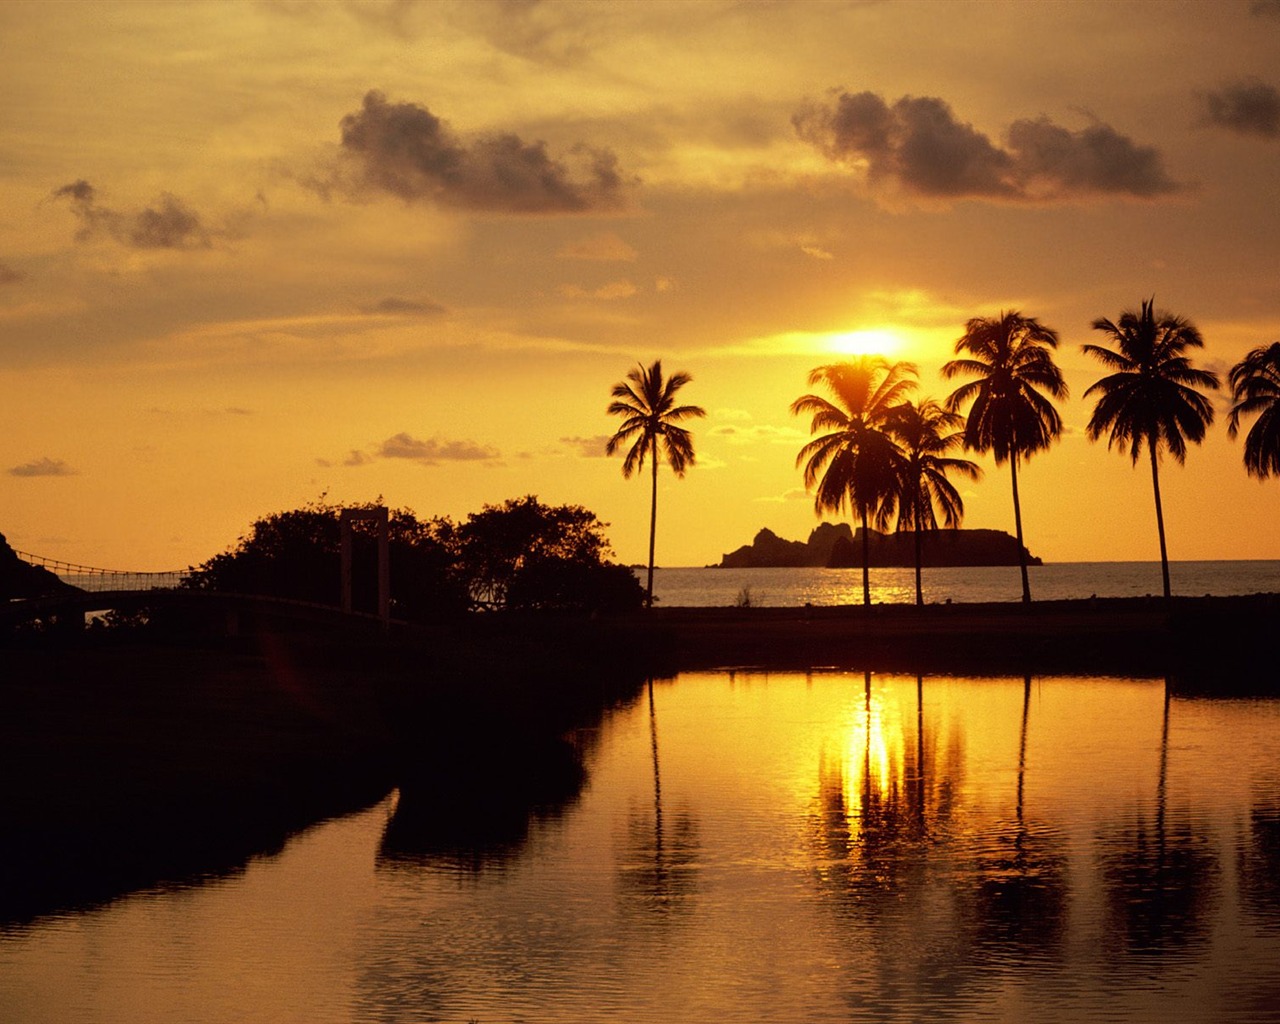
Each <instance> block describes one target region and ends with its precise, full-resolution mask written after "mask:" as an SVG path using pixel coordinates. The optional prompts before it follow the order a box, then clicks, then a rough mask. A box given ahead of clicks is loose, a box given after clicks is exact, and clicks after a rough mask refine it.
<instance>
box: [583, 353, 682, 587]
mask: <svg viewBox="0 0 1280 1024" xmlns="http://www.w3.org/2000/svg"><path fill="white" fill-rule="evenodd" d="M691 380H693V378H692V377H691V376H690V375H689V374H687V373H684V372H683V371H681V372H677V373H673V374H672V375H671V376H670V377H667V378H665V379H664V378H663V376H662V360H661V359H655V360H654V362H653V365H652V366H650V367H649V368H648V369H646V368H645V367H644V366H643V365H637V366H636V368H635V369H634V370H632V371H631V372H630V373H628V374H627V379H626V380H624V381H621V382H619V383H617V384H615V385H614V386H613V397H614V401H613V402H611V403H610V404H609V415H610V416H622V417H624V419H623V421H622V426H620V427H619V428H618V429H617V431H616V432H615V433H614V435H613V437H611V438H609V443H608V444H607V445H606V446H605V452H606V454H608V455H612V454H613V453H614V452H616V451H617V450H618V449H619V448H621V447H622V446H623V445H626V444H630V445H631V447H630V448H629V449H628V450H627V454H626V457H625V458H624V459H623V461H622V475H623V476H624V477H627V478H630V476H631V474H632V473H634V472H635V471H636V470H637V469H643V468H644V460H645V459H646V458H648V459H649V460H650V464H651V465H652V467H653V497H652V500H651V502H650V507H649V579H648V582H647V583H646V585H645V605H646V606H647V607H652V606H653V550H654V538H655V536H656V531H657V525H658V452H659V449H661V451H662V454H663V457H664V458H665V459H666V462H667V464H668V465H669V466H670V467H671V469H672V471H673V472H674V473H675V475H676V476H684V472H685V470H686V469H687V468H688V467H690V466H692V465H693V463H694V452H693V435H692V434H690V433H689V431H687V430H685V429H684V427H682V426H680V425H679V423H680V421H681V420H687V419H693V418H696V417H699V416H705V415H706V410H704V409H702V408H700V407H699V406H696V405H676V401H675V396H676V392H677V391H679V390H680V389H681V388H682V387H684V386H685V385H686V384H688V383H689V382H690V381H691ZM659 441H661V444H659Z"/></svg>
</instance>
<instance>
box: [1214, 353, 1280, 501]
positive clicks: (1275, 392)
mask: <svg viewBox="0 0 1280 1024" xmlns="http://www.w3.org/2000/svg"><path fill="white" fill-rule="evenodd" d="M1229 379H1230V381H1231V400H1232V401H1233V402H1235V405H1233V406H1232V407H1231V414H1230V416H1229V417H1228V418H1227V434H1228V435H1229V436H1231V437H1232V438H1234V437H1235V436H1236V433H1237V432H1238V431H1239V430H1240V417H1241V416H1253V415H1255V414H1256V415H1257V417H1258V418H1257V420H1255V421H1254V424H1253V426H1252V427H1250V428H1249V433H1248V434H1247V435H1245V439H1244V468H1245V469H1246V470H1247V471H1248V473H1249V475H1250V476H1256V477H1257V478H1258V479H1259V480H1265V479H1266V478H1267V477H1269V476H1272V475H1273V474H1274V475H1275V476H1280V341H1273V342H1272V343H1271V344H1270V345H1267V346H1265V347H1263V346H1259V347H1258V348H1255V349H1254V350H1253V351H1251V352H1250V353H1249V354H1248V355H1247V356H1245V357H1244V358H1243V359H1242V360H1240V362H1238V363H1236V365H1235V366H1233V367H1231V373H1230V377H1229Z"/></svg>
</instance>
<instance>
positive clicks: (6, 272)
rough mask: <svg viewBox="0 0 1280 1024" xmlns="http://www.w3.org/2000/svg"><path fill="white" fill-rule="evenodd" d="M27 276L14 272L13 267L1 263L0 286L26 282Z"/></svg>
mask: <svg viewBox="0 0 1280 1024" xmlns="http://www.w3.org/2000/svg"><path fill="white" fill-rule="evenodd" d="M26 276H27V275H26V274H23V273H21V272H19V271H17V270H14V269H13V267H11V266H9V264H7V263H3V262H0V285H3V284H16V283H17V282H19V281H22V280H25V279H26Z"/></svg>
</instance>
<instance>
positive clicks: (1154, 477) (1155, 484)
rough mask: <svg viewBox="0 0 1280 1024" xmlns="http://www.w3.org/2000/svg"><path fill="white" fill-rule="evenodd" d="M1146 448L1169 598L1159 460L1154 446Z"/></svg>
mask: <svg viewBox="0 0 1280 1024" xmlns="http://www.w3.org/2000/svg"><path fill="white" fill-rule="evenodd" d="M1147 447H1148V448H1149V449H1150V450H1151V486H1152V488H1153V489H1154V490H1155V492H1156V530H1157V531H1158V532H1159V534H1160V573H1161V577H1162V579H1163V580H1164V596H1165V597H1169V596H1170V593H1171V591H1170V590H1169V552H1168V551H1167V550H1166V548H1165V546H1164V509H1163V508H1161V506H1160V472H1159V469H1158V466H1159V465H1160V461H1159V459H1158V458H1157V457H1156V449H1155V445H1153V444H1150V443H1149V439H1148V445H1147Z"/></svg>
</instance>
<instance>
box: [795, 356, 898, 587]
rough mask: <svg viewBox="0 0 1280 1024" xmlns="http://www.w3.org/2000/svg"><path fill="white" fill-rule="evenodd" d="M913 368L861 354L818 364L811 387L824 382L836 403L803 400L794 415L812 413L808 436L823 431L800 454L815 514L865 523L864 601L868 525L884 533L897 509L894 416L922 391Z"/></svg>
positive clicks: (867, 575)
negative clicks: (849, 515)
mask: <svg viewBox="0 0 1280 1024" xmlns="http://www.w3.org/2000/svg"><path fill="white" fill-rule="evenodd" d="M915 378H916V367H915V364H914V363H905V362H900V363H893V364H890V363H889V362H888V361H887V360H885V359H883V358H881V357H880V356H861V357H859V358H857V359H854V360H851V361H849V362H847V363H832V364H829V365H827V366H819V367H817V368H816V369H814V370H812V371H810V373H809V384H810V385H814V384H822V385H824V386H825V387H826V388H827V390H828V391H830V392H831V395H832V399H827V398H824V397H822V396H821V395H813V394H809V395H801V396H800V397H799V398H797V399H796V400H795V401H794V402H792V403H791V412H792V414H793V415H800V414H809V415H811V416H812V421H811V422H810V425H809V433H811V434H817V433H819V432H824V433H822V434H821V436H820V437H815V438H814V439H813V440H811V441H809V442H808V444H806V445H805V446H804V447H803V448H801V449H800V451H799V453H798V454H797V455H796V465H797V466H799V465H801V464H803V465H804V485H805V487H806V488H808V489H811V490H813V491H814V499H813V507H814V511H815V512H817V513H818V514H819V515H821V514H822V513H823V512H836V513H840V512H843V511H844V509H845V508H846V506H848V507H849V508H850V509H852V510H854V511H856V512H857V515H858V521H859V522H860V523H861V524H862V603H863V604H865V605H869V604H871V582H870V572H869V566H870V534H869V532H868V522H869V521H870V522H874V523H875V524H876V526H878V527H885V526H887V525H888V524H889V522H890V520H891V519H892V518H893V513H894V511H895V510H896V508H897V500H898V481H899V480H900V479H901V476H902V472H903V466H904V463H905V456H904V454H903V452H902V449H901V448H899V447H898V444H897V443H896V442H895V441H894V438H893V435H892V433H891V432H890V425H891V423H892V416H893V410H894V409H895V408H896V407H897V406H899V405H901V404H902V403H903V402H904V401H905V400H906V396H907V394H908V393H909V392H910V391H912V390H913V389H914V388H915V386H916V381H915Z"/></svg>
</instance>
